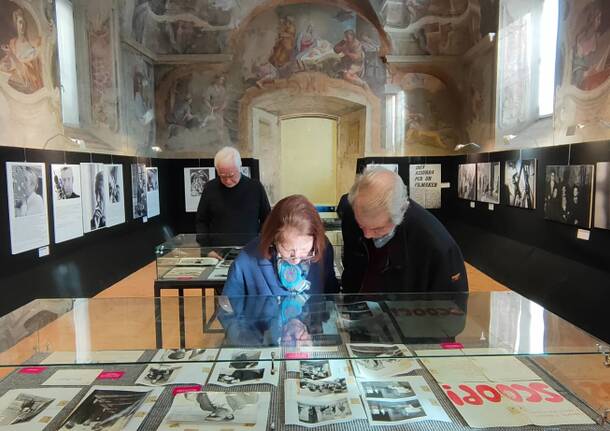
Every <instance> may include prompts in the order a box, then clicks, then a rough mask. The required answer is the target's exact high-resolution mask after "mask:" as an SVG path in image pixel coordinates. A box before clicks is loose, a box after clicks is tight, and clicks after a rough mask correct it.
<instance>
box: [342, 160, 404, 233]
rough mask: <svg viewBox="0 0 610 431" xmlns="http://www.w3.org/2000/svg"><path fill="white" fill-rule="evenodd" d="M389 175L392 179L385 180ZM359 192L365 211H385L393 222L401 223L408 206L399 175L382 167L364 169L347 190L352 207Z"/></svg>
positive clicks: (372, 212)
mask: <svg viewBox="0 0 610 431" xmlns="http://www.w3.org/2000/svg"><path fill="white" fill-rule="evenodd" d="M390 177H391V180H392V181H387V179H388V178H390ZM361 194H362V195H364V198H363V199H365V200H364V205H365V211H366V212H367V213H369V214H375V213H379V212H380V211H385V212H386V213H387V214H388V216H389V218H390V220H391V221H392V223H393V224H395V225H399V224H400V223H402V220H403V219H404V216H405V212H406V211H407V208H408V206H409V192H408V190H407V186H406V185H405V183H404V182H403V181H402V178H400V175H398V174H397V173H394V172H392V171H389V170H387V169H385V168H383V167H372V168H369V169H365V170H364V173H363V174H361V175H358V176H357V177H356V181H355V182H354V185H353V186H352V188H351V189H350V191H349V195H348V200H349V203H350V205H352V207H353V206H354V202H355V201H356V199H358V198H359V197H360V196H361Z"/></svg>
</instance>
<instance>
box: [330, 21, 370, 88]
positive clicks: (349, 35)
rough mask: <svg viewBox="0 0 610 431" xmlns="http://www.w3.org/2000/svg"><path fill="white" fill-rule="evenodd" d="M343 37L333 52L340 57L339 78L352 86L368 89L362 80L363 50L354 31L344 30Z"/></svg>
mask: <svg viewBox="0 0 610 431" xmlns="http://www.w3.org/2000/svg"><path fill="white" fill-rule="evenodd" d="M343 34H344V37H343V40H341V41H340V42H339V43H337V44H336V45H335V48H334V50H335V52H336V53H337V54H340V55H341V61H340V63H339V73H340V74H341V77H342V78H343V79H345V80H346V81H348V82H351V83H352V84H356V85H359V86H361V87H364V88H368V84H367V83H366V82H365V81H364V80H363V79H362V75H363V74H364V49H363V48H362V44H361V43H360V41H359V40H358V39H357V38H356V33H354V30H345V32H344V33H343Z"/></svg>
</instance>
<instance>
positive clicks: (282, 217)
mask: <svg viewBox="0 0 610 431" xmlns="http://www.w3.org/2000/svg"><path fill="white" fill-rule="evenodd" d="M288 230H294V231H295V232H297V233H298V234H299V235H308V236H313V252H314V254H315V256H314V258H313V259H312V260H313V261H314V262H319V261H320V260H322V258H323V257H324V251H325V249H326V235H325V233H324V224H323V223H322V220H321V219H320V216H319V215H318V212H317V211H316V208H315V207H314V206H313V204H312V203H311V202H309V201H308V200H307V198H306V197H305V196H303V195H292V196H288V197H285V198H284V199H282V200H281V201H279V202H278V203H277V204H275V206H274V207H273V210H271V213H270V214H269V215H268V216H267V219H266V220H265V223H264V224H263V229H262V231H261V240H260V245H259V251H260V253H261V254H262V255H263V257H265V258H266V259H271V249H272V247H273V245H274V244H275V243H276V242H277V241H280V240H281V239H282V236H283V235H284V234H285V233H286V231H288Z"/></svg>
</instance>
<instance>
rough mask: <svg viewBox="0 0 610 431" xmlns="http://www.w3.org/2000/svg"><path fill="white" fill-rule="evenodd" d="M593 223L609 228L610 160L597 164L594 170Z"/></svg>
mask: <svg viewBox="0 0 610 431" xmlns="http://www.w3.org/2000/svg"><path fill="white" fill-rule="evenodd" d="M594 220H595V224H594V226H595V227H597V228H600V229H610V162H601V163H598V164H597V169H596V172H595V219H594Z"/></svg>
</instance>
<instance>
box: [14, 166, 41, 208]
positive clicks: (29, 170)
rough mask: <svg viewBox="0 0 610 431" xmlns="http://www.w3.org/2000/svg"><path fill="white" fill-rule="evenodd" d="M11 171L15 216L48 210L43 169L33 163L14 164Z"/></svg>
mask: <svg viewBox="0 0 610 431" xmlns="http://www.w3.org/2000/svg"><path fill="white" fill-rule="evenodd" d="M7 172H8V171H7ZM10 173H11V176H12V178H11V179H12V185H13V202H12V205H13V209H14V214H15V217H26V216H32V215H40V214H43V213H44V212H45V211H46V206H45V200H44V196H45V193H44V190H45V188H44V187H45V182H44V177H43V169H42V168H41V167H40V166H35V165H32V164H26V163H24V164H13V166H12V169H11V171H10Z"/></svg>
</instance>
